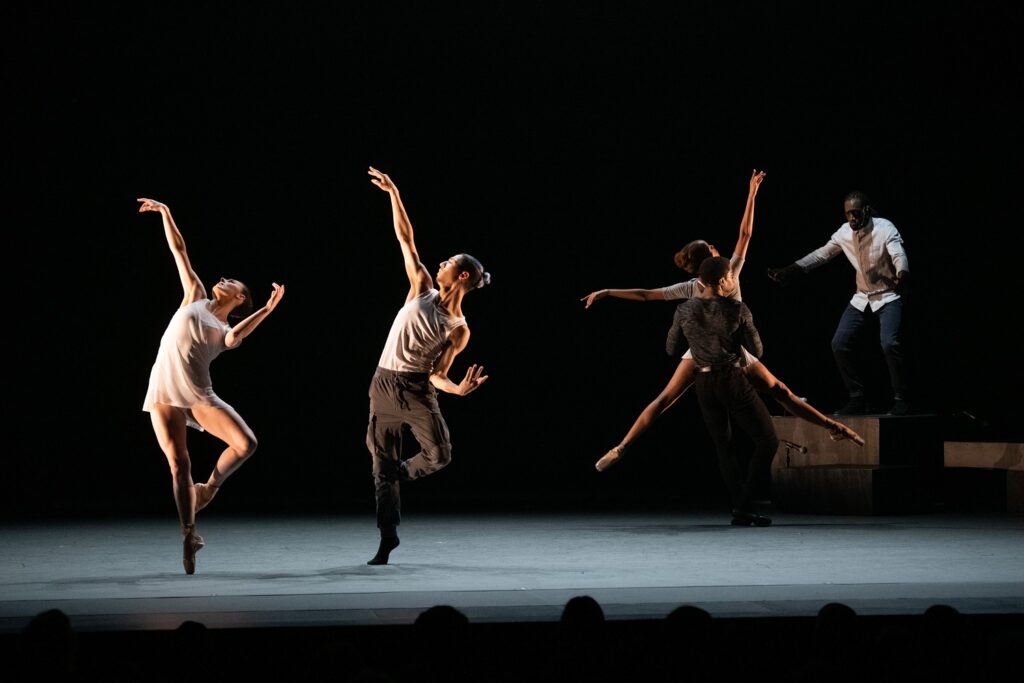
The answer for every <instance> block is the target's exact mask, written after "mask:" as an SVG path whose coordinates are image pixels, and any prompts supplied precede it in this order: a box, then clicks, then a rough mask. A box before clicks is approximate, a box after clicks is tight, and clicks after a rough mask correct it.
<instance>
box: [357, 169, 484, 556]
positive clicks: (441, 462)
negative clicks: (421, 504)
mask: <svg viewBox="0 0 1024 683" xmlns="http://www.w3.org/2000/svg"><path fill="white" fill-rule="evenodd" d="M369 174H370V176H371V177H372V180H371V182H372V183H373V184H374V185H376V186H377V187H379V188H380V189H382V190H384V191H385V192H387V193H388V194H389V195H390V196H391V212H392V217H393V219H394V223H395V235H396V236H397V237H398V243H399V245H400V246H401V247H402V256H403V257H404V259H405V274H406V276H408V278H409V293H408V295H407V296H406V297H405V305H404V306H402V308H401V309H400V310H399V311H398V315H396V316H395V320H394V322H393V323H392V324H391V332H390V333H388V339H387V342H385V344H384V351H383V352H382V353H381V356H380V361H379V363H378V367H377V371H376V372H375V373H374V375H373V380H372V381H371V382H370V391H369V394H370V424H369V426H368V427H367V430H366V446H367V448H369V449H370V454H371V455H372V456H373V484H374V492H375V496H376V499H377V528H379V529H380V546H379V548H378V549H377V554H376V555H374V556H373V557H372V558H371V559H370V560H369V562H367V564H373V565H376V564H387V563H388V558H389V556H390V554H391V551H393V550H394V549H395V548H397V547H398V543H399V541H398V525H399V523H400V522H401V500H400V497H399V482H402V481H411V480H413V479H419V478H420V477H425V476H427V475H428V474H432V473H434V472H436V471H438V470H439V469H441V468H442V467H444V466H445V465H447V464H448V463H449V462H450V461H451V457H452V453H451V451H452V447H451V442H450V441H449V438H448V425H447V424H445V421H444V418H443V417H442V416H441V409H440V407H439V406H438V404H437V391H435V389H440V390H441V391H443V392H445V393H448V394H456V395H457V396H465V395H466V394H468V393H470V392H472V391H475V390H476V389H477V387H479V386H480V385H481V384H483V383H484V382H485V381H487V375H485V374H483V371H484V368H483V366H482V365H481V366H477V365H470V366H469V369H468V370H466V376H465V377H463V379H462V381H461V382H459V383H458V384H456V383H455V382H453V381H452V380H450V379H448V370H449V369H450V368H451V366H452V361H454V360H455V356H457V355H458V354H459V353H460V352H461V351H462V350H463V349H465V348H466V344H468V343H469V326H468V325H466V318H465V317H464V316H463V315H462V298H463V297H464V296H465V295H466V293H467V292H469V291H471V290H474V289H478V288H480V287H483V286H484V285H486V284H489V283H490V281H491V274H490V273H487V272H485V271H484V269H483V266H481V265H480V262H479V261H477V260H476V259H475V258H473V257H472V256H470V255H469V254H456V255H455V256H452V257H451V258H449V259H448V260H446V261H442V262H441V264H440V266H439V268H438V271H437V286H438V289H434V282H433V280H431V278H430V273H429V272H427V268H426V266H424V265H423V263H422V262H421V261H420V255H419V252H418V251H416V243H415V242H414V241H413V234H412V224H411V223H410V222H409V216H408V214H406V212H405V206H403V205H402V198H401V196H400V195H399V193H398V188H397V187H396V186H395V183H394V182H393V181H392V180H391V178H389V177H388V176H387V174H385V173H381V172H380V171H378V170H377V169H375V168H373V167H372V166H371V167H370V170H369ZM406 425H408V427H409V428H410V429H411V430H412V435H413V437H414V438H415V439H416V441H417V442H418V443H419V445H420V448H421V450H420V452H419V453H417V454H416V455H415V456H413V457H411V458H409V459H408V460H402V428H403V426H406Z"/></svg>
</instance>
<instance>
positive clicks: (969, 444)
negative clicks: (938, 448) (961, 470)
mask: <svg viewBox="0 0 1024 683" xmlns="http://www.w3.org/2000/svg"><path fill="white" fill-rule="evenodd" d="M942 460H943V464H944V465H945V466H946V467H979V468H984V469H995V470H1015V471H1018V472H1024V443H999V442H994V441H993V442H988V441H946V442H945V443H944V444H943V454H942Z"/></svg>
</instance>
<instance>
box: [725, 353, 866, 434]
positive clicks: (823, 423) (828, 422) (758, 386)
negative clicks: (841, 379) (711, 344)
mask: <svg viewBox="0 0 1024 683" xmlns="http://www.w3.org/2000/svg"><path fill="white" fill-rule="evenodd" d="M744 372H745V374H746V376H747V379H748V380H749V381H750V384H751V385H752V386H753V387H754V389H755V390H757V391H762V392H767V393H769V394H771V396H772V397H773V398H774V399H775V400H776V401H778V402H779V403H780V404H781V405H782V407H783V408H785V409H786V410H787V411H789V413H791V414H792V415H794V416H795V417H799V418H801V419H803V420H807V421H808V422H810V423H811V424H814V425H818V426H819V427H824V428H825V429H827V430H828V435H829V437H830V438H831V439H832V440H833V441H840V440H842V439H849V440H850V441H853V442H854V443H855V444H857V445H858V446H863V445H864V437H862V436H861V435H860V434H858V433H857V432H855V431H853V430H852V429H850V428H849V427H848V426H846V425H845V424H843V423H842V422H838V421H836V420H833V419H832V418H830V417H828V416H827V415H825V414H824V413H822V412H821V411H820V410H818V409H817V408H815V407H814V406H812V405H811V404H810V403H808V402H807V401H804V400H803V399H801V398H800V397H799V396H797V395H796V394H794V393H793V391H792V390H791V389H790V388H789V387H788V386H786V385H785V383H783V382H782V381H781V380H779V378H777V377H776V376H775V375H773V374H772V373H771V371H769V370H768V368H766V367H765V366H764V363H760V362H758V363H751V364H749V365H747V367H746V368H745V370H744Z"/></svg>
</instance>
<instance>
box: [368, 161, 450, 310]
mask: <svg viewBox="0 0 1024 683" xmlns="http://www.w3.org/2000/svg"><path fill="white" fill-rule="evenodd" d="M367 173H369V174H370V176H372V180H371V181H370V182H372V183H373V184H374V185H376V186H377V187H379V188H380V189H382V190H384V191H385V192H387V193H388V194H389V195H391V214H392V217H393V218H394V221H395V236H396V237H398V243H399V244H401V245H402V257H403V258H404V259H405V274H406V275H408V276H409V294H408V296H406V298H405V300H406V301H411V300H412V299H414V298H416V297H417V296H419V295H420V294H422V293H423V292H425V291H426V290H428V289H430V288H432V287H433V286H434V281H433V280H432V279H431V277H430V272H429V271H427V268H426V266H424V265H423V262H422V261H420V255H419V252H418V251H416V242H415V241H414V240H413V236H412V223H411V222H410V221H409V214H407V213H406V212H405V206H404V205H403V204H402V198H401V196H399V194H398V187H397V186H395V183H394V182H393V181H392V180H391V178H389V177H388V174H387V173H381V172H380V171H378V170H377V169H375V168H374V167H373V166H371V167H370V170H369V171H367Z"/></svg>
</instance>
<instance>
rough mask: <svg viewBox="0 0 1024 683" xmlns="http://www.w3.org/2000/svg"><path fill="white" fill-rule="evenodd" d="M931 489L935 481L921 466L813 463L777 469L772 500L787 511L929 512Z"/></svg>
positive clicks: (930, 508) (848, 512)
mask: <svg viewBox="0 0 1024 683" xmlns="http://www.w3.org/2000/svg"><path fill="white" fill-rule="evenodd" d="M932 488H933V487H932V482H930V481H929V480H928V479H927V478H926V477H923V476H922V471H921V469H920V468H917V467H899V466H893V467H880V466H877V465H808V466H803V467H783V468H778V469H775V470H773V471H772V502H773V504H774V505H775V506H776V507H778V508H779V509H780V510H783V511H786V512H805V513H807V512H810V513H817V514H835V515H877V514H901V513H909V512H928V511H931V510H932V509H933V507H934V505H933V496H932Z"/></svg>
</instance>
